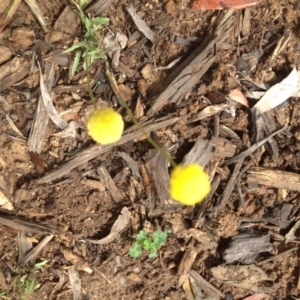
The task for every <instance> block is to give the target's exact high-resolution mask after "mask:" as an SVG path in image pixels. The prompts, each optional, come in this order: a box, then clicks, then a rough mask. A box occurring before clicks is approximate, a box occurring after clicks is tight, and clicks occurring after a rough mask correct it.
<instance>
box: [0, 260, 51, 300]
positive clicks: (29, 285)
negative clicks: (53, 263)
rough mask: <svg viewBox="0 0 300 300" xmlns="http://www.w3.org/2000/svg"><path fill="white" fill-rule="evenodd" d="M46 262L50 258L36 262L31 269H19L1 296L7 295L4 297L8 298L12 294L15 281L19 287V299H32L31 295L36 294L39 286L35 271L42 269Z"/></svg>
mask: <svg viewBox="0 0 300 300" xmlns="http://www.w3.org/2000/svg"><path fill="white" fill-rule="evenodd" d="M46 263H48V260H45V261H42V262H40V263H36V264H35V265H34V266H33V267H32V268H31V269H30V270H29V271H28V270H22V269H19V270H18V271H17V275H16V277H15V279H14V280H13V282H12V284H11V286H10V288H8V289H7V290H6V291H4V292H2V293H0V297H1V296H5V298H4V299H8V298H7V297H8V296H9V295H10V293H11V290H12V288H13V285H14V283H15V284H16V286H17V289H18V293H19V299H20V300H24V299H25V300H26V299H30V297H31V296H32V295H33V294H34V291H35V290H36V289H37V288H38V286H39V284H38V282H37V280H36V278H35V271H36V270H39V269H41V268H42V267H43V266H44V265H45V264H46Z"/></svg>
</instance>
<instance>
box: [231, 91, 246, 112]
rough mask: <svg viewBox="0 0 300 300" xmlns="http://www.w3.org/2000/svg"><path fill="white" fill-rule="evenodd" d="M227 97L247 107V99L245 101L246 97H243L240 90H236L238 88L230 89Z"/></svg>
mask: <svg viewBox="0 0 300 300" xmlns="http://www.w3.org/2000/svg"><path fill="white" fill-rule="evenodd" d="M228 97H229V98H230V99H231V100H233V101H235V102H238V103H240V104H243V105H245V106H246V107H248V108H249V103H248V101H247V98H246V97H245V95H244V94H243V93H242V92H241V91H240V90H238V89H234V90H232V91H231V92H230V93H229V95H228Z"/></svg>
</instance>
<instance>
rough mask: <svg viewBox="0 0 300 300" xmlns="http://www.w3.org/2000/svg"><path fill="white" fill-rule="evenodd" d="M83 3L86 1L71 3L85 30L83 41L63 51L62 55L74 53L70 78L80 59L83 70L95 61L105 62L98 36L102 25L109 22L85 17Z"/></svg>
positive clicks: (103, 19) (99, 36)
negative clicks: (76, 10) (77, 12)
mask: <svg viewBox="0 0 300 300" xmlns="http://www.w3.org/2000/svg"><path fill="white" fill-rule="evenodd" d="M85 2H86V1H80V3H79V4H77V3H75V2H74V1H73V3H74V5H75V6H76V7H77V9H78V11H79V15H80V19H81V22H82V24H83V25H84V26H85V29H86V33H85V35H84V40H83V41H80V42H78V43H77V44H75V45H73V46H72V47H70V48H69V49H67V50H66V51H64V53H70V52H73V51H75V58H74V61H73V65H72V69H71V74H72V76H73V75H74V74H75V72H76V70H77V68H78V65H79V62H80V58H83V59H84V63H83V68H84V70H87V69H88V68H89V67H90V65H91V64H92V63H93V61H94V60H95V59H104V60H106V56H105V54H104V52H103V48H102V46H101V41H102V39H101V35H100V29H101V27H102V26H103V25H105V24H107V23H108V22H109V19H108V18H104V17H96V18H91V17H88V16H86V15H85V13H84V12H83V6H84V4H85Z"/></svg>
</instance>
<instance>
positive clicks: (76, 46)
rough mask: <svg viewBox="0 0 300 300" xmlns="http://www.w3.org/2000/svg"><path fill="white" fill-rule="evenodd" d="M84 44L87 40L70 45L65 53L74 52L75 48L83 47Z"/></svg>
mask: <svg viewBox="0 0 300 300" xmlns="http://www.w3.org/2000/svg"><path fill="white" fill-rule="evenodd" d="M84 44H85V42H84V41H81V42H79V43H77V44H75V45H73V46H72V47H70V48H69V49H67V50H65V51H64V52H63V53H70V52H73V51H74V50H76V49H78V48H81V47H83V46H84Z"/></svg>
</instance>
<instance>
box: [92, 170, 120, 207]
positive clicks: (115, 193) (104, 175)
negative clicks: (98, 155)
mask: <svg viewBox="0 0 300 300" xmlns="http://www.w3.org/2000/svg"><path fill="white" fill-rule="evenodd" d="M97 173H98V175H99V177H100V180H101V181H102V183H103V185H104V186H105V187H106V189H107V190H108V191H109V192H110V194H111V196H112V198H113V199H114V201H115V202H120V201H122V199H123V197H122V195H121V193H120V191H119V190H118V188H117V187H116V185H115V183H114V181H113V179H112V178H111V177H110V175H109V173H108V171H107V169H106V168H105V166H104V165H102V166H101V167H99V168H97Z"/></svg>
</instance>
